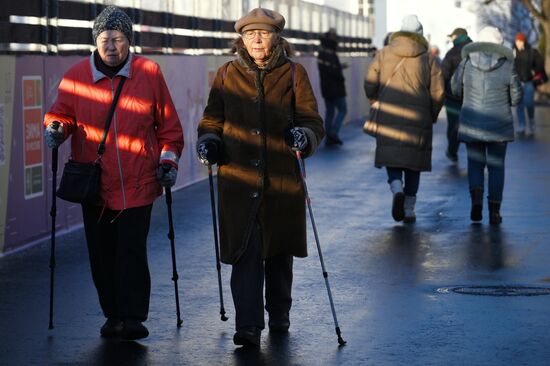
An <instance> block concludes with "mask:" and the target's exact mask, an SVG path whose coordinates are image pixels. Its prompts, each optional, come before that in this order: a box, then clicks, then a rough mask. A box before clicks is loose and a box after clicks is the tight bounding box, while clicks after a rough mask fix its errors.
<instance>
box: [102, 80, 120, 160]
mask: <svg viewBox="0 0 550 366" xmlns="http://www.w3.org/2000/svg"><path fill="white" fill-rule="evenodd" d="M125 81H126V78H125V77H121V79H120V82H119V83H118V87H117V89H116V93H115V97H114V98H113V102H112V103H111V108H109V113H107V119H106V120H105V128H104V129H103V138H102V139H101V142H100V143H99V146H98V147H97V155H98V158H99V157H101V155H103V153H104V152H105V141H106V140H107V134H108V133H109V127H111V120H112V119H113V114H114V113H115V108H116V105H117V102H118V97H119V96H120V91H121V90H122V86H123V85H124V82H125Z"/></svg>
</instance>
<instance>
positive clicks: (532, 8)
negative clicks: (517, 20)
mask: <svg viewBox="0 0 550 366" xmlns="http://www.w3.org/2000/svg"><path fill="white" fill-rule="evenodd" d="M490 1H492V0H490ZM521 2H522V3H523V5H525V7H526V8H527V9H528V10H529V12H531V14H533V16H534V17H535V18H537V20H538V21H540V22H544V21H545V20H547V16H546V14H543V13H542V12H541V11H539V10H537V8H535V6H534V5H533V3H532V2H531V0H521Z"/></svg>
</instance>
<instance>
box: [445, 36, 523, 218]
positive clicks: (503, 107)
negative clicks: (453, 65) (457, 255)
mask: <svg viewBox="0 0 550 366" xmlns="http://www.w3.org/2000/svg"><path fill="white" fill-rule="evenodd" d="M502 42H503V38H502V35H501V33H500V31H499V30H498V29H497V28H495V27H485V28H483V29H482V30H481V31H480V32H479V34H478V36H477V42H474V43H471V44H469V45H467V46H465V47H464V48H463V49H462V58H463V60H462V62H461V63H460V65H459V66H458V67H457V70H456V72H455V74H454V75H453V78H452V80H451V88H452V91H453V94H454V95H455V96H456V97H457V98H461V97H462V98H463V101H464V102H463V105H462V110H461V112H460V123H459V128H458V137H459V139H460V141H463V142H465V143H466V150H467V152H468V182H469V188H470V195H471V198H472V206H471V211H470V218H471V220H472V221H474V222H477V221H481V220H482V219H483V215H482V211H483V191H484V186H485V183H484V181H485V167H487V169H488V171H489V180H488V188H489V189H488V190H489V196H488V197H487V198H488V202H489V222H490V224H491V225H499V224H500V223H501V222H502V217H501V215H500V205H501V202H502V191H503V190H504V160H505V157H506V146H507V143H508V142H510V141H513V140H514V124H513V118H512V108H511V106H513V105H516V104H518V103H519V102H520V100H521V97H522V88H521V84H520V81H519V79H518V75H517V73H516V71H515V68H514V56H513V53H512V50H511V49H509V48H507V47H505V46H503V45H502Z"/></svg>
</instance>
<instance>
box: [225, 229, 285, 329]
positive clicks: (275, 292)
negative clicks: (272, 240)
mask: <svg viewBox="0 0 550 366" xmlns="http://www.w3.org/2000/svg"><path fill="white" fill-rule="evenodd" d="M292 264H293V257H292V256H291V255H278V256H275V257H271V258H267V259H266V260H265V261H264V260H263V259H262V233H261V228H260V225H259V224H256V225H255V227H254V229H253V231H252V235H251V236H250V241H249V243H248V248H247V249H246V251H245V253H244V254H243V255H242V256H241V258H239V261H238V262H237V263H235V264H233V268H232V271H231V294H232V295H233V303H234V305H235V313H236V316H235V325H236V329H237V330H239V329H241V328H245V327H252V326H253V327H257V328H260V329H264V328H265V322H264V299H263V292H264V276H265V300H266V306H265V309H266V310H267V312H268V313H269V315H270V316H275V317H276V316H277V315H278V314H284V313H288V312H289V311H290V307H291V305H292V296H291V290H292Z"/></svg>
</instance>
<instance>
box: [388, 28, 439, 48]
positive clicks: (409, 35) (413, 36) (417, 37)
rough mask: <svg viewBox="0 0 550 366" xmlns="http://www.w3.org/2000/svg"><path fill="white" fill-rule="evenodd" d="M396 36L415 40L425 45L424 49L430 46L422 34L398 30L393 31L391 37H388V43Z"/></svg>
mask: <svg viewBox="0 0 550 366" xmlns="http://www.w3.org/2000/svg"><path fill="white" fill-rule="evenodd" d="M397 37H407V38H410V39H412V40H413V41H415V42H416V43H419V44H421V45H423V46H424V47H426V49H428V48H430V44H429V43H428V41H427V40H426V38H424V36H422V35H420V34H418V33H414V32H404V31H398V32H393V33H392V35H391V37H390V43H391V42H392V41H393V40H394V39H396V38H397Z"/></svg>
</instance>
